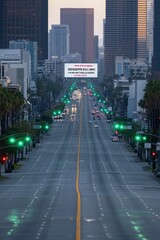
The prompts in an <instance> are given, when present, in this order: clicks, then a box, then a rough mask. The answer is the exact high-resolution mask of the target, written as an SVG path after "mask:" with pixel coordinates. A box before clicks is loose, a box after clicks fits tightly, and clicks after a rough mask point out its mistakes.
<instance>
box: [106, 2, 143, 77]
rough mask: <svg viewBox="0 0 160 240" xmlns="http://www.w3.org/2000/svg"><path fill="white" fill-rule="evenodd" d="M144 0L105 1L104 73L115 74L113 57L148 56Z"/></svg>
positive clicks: (107, 74) (131, 57)
mask: <svg viewBox="0 0 160 240" xmlns="http://www.w3.org/2000/svg"><path fill="white" fill-rule="evenodd" d="M146 4H147V0H114V1H113V0H106V19H105V24H104V29H105V30H104V47H105V75H106V76H111V75H114V74H115V58H116V56H123V57H127V58H130V59H136V58H138V57H140V58H143V59H146V57H147V33H146V32H147V27H146V17H147V14H146V11H147V10H146V9H147V8H146Z"/></svg>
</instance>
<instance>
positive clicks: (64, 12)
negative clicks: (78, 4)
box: [60, 8, 94, 63]
mask: <svg viewBox="0 0 160 240" xmlns="http://www.w3.org/2000/svg"><path fill="white" fill-rule="evenodd" d="M60 22H61V24H66V25H69V33H70V53H71V54H72V53H79V54H81V58H82V62H85V63H87V62H93V58H94V43H93V41H94V9H92V8H61V11H60Z"/></svg>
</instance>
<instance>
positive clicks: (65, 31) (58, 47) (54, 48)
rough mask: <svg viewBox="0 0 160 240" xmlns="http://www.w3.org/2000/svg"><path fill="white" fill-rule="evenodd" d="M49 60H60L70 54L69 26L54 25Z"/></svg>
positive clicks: (51, 33) (51, 32) (50, 36)
mask: <svg viewBox="0 0 160 240" xmlns="http://www.w3.org/2000/svg"><path fill="white" fill-rule="evenodd" d="M49 38H50V42H49V49H50V51H49V58H50V59H51V57H52V56H57V57H59V58H61V57H63V56H66V55H68V54H69V26H68V25H52V27H51V30H50V33H49Z"/></svg>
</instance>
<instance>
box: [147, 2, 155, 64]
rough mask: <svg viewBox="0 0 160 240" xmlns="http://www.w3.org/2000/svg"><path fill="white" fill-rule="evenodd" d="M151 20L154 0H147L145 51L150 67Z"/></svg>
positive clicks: (151, 53)
mask: <svg viewBox="0 0 160 240" xmlns="http://www.w3.org/2000/svg"><path fill="white" fill-rule="evenodd" d="M153 19H154V0H147V51H148V65H149V66H150V67H151V64H152V57H153Z"/></svg>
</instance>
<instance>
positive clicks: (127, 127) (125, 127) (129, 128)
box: [124, 125, 132, 130]
mask: <svg viewBox="0 0 160 240" xmlns="http://www.w3.org/2000/svg"><path fill="white" fill-rule="evenodd" d="M124 129H128V130H131V129H132V126H131V125H128V126H124Z"/></svg>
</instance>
